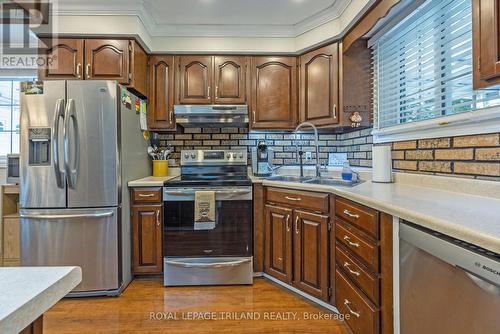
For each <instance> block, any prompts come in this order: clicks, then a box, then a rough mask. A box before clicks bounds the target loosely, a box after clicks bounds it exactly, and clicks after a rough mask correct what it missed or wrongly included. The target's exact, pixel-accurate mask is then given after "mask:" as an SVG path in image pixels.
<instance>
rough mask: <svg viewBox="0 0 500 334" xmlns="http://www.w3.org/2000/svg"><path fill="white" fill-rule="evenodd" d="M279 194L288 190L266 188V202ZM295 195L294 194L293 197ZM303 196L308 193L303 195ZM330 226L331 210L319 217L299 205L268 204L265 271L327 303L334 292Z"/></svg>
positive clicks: (320, 214) (266, 208) (317, 214)
mask: <svg viewBox="0 0 500 334" xmlns="http://www.w3.org/2000/svg"><path fill="white" fill-rule="evenodd" d="M279 191H283V192H286V191H287V190H285V189H277V188H267V189H266V191H265V193H266V194H267V198H268V199H267V200H268V201H269V198H275V197H273V196H274V195H275V194H276V193H277V192H279ZM292 194H293V191H291V192H290V196H292ZM309 194H310V195H311V196H313V195H319V193H313V192H309ZM269 195H270V196H269ZM301 195H308V193H307V192H301ZM295 196H297V194H295ZM326 196H328V195H326ZM302 197H304V196H302ZM302 197H301V198H302ZM327 202H328V201H327ZM330 226H331V224H330V216H329V213H328V207H327V208H326V212H324V213H317V212H311V211H308V210H307V209H304V208H302V207H301V206H300V204H297V205H295V206H293V207H289V208H288V207H285V206H278V205H276V204H269V203H268V204H267V205H266V206H265V238H264V239H265V240H264V244H265V251H264V252H265V261H264V262H265V266H264V271H265V272H266V273H267V274H268V275H271V276H273V277H275V278H277V279H279V280H280V281H282V282H284V283H287V284H290V285H293V286H294V287H295V288H297V289H300V290H301V291H304V292H305V293H307V294H309V295H311V296H313V297H315V298H318V299H321V300H324V301H328V299H329V297H330V291H331V289H330V281H329V276H330V275H329V258H330V253H329V243H330V235H329V234H330V232H329V230H330Z"/></svg>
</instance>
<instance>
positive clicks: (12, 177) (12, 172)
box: [7, 154, 19, 184]
mask: <svg viewBox="0 0 500 334" xmlns="http://www.w3.org/2000/svg"><path fill="white" fill-rule="evenodd" d="M7 183H10V184H18V183H19V154H7Z"/></svg>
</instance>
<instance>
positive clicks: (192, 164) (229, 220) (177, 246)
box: [163, 150, 253, 286]
mask: <svg viewBox="0 0 500 334" xmlns="http://www.w3.org/2000/svg"><path fill="white" fill-rule="evenodd" d="M181 155H182V156H181V175H180V176H179V177H177V178H175V179H172V180H169V181H167V182H165V184H164V187H163V201H164V202H165V203H164V204H165V205H164V208H165V209H164V211H165V212H164V243H163V244H164V246H163V247H164V254H165V258H164V283H165V285H166V286H177V285H224V284H252V283H253V278H252V276H253V263H252V262H253V258H252V253H253V250H252V182H251V181H250V179H249V178H248V175H247V152H246V151H241V150H196V151H182V153H181ZM197 192H198V193H199V192H203V193H205V194H206V193H209V194H212V195H213V197H212V198H213V202H214V205H213V208H214V212H215V224H214V227H213V228H207V229H197V228H196V226H195V225H196V223H195V207H196V203H195V197H196V194H197Z"/></svg>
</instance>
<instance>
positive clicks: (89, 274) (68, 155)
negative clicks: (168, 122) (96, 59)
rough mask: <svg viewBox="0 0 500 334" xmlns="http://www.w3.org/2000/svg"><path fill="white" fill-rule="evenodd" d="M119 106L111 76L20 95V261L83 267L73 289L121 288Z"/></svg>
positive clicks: (51, 84)
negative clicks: (77, 283) (81, 277)
mask: <svg viewBox="0 0 500 334" xmlns="http://www.w3.org/2000/svg"><path fill="white" fill-rule="evenodd" d="M120 108H121V103H120V86H119V85H117V83H116V82H113V81H45V82H43V86H42V87H41V89H39V90H37V91H36V92H35V93H28V91H24V92H22V93H21V147H20V166H21V168H20V185H21V192H20V205H21V210H20V219H21V264H22V265H23V266H52V265H55V266H58V265H74V266H80V267H82V272H83V279H82V282H81V284H80V285H79V286H77V287H76V288H75V290H73V295H100V294H115V293H116V291H117V290H118V289H119V286H120V280H119V276H120V274H119V272H120V270H121V268H120V267H121V262H119V260H120V259H119V257H120V252H119V242H118V240H119V231H120V225H119V222H120V216H121V208H120V204H121V203H120V201H121V199H120V183H119V182H120V162H119V142H118V141H119V124H118V123H119V119H120V118H119V115H120Z"/></svg>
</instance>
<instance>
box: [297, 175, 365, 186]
mask: <svg viewBox="0 0 500 334" xmlns="http://www.w3.org/2000/svg"><path fill="white" fill-rule="evenodd" d="M304 183H311V184H319V185H325V186H343V187H354V186H356V185H358V184H361V183H363V181H361V180H358V181H346V180H342V179H335V178H330V177H320V178H314V179H310V180H306V181H304Z"/></svg>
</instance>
